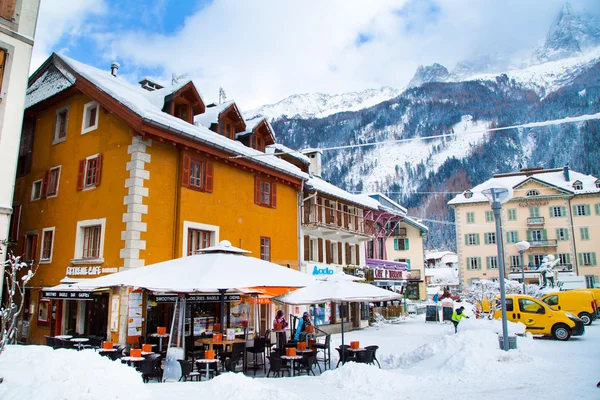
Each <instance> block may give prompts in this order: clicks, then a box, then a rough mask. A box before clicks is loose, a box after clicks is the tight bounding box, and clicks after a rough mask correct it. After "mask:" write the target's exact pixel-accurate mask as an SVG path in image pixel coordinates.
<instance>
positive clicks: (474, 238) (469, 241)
mask: <svg viewBox="0 0 600 400" xmlns="http://www.w3.org/2000/svg"><path fill="white" fill-rule="evenodd" d="M478 244H479V233H467V234H466V235H465V245H466V246H476V245H478Z"/></svg>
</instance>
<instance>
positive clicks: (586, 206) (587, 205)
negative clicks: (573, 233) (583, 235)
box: [585, 204, 592, 215]
mask: <svg viewBox="0 0 600 400" xmlns="http://www.w3.org/2000/svg"><path fill="white" fill-rule="evenodd" d="M585 215H592V212H591V211H590V205H589V204H586V205H585Z"/></svg>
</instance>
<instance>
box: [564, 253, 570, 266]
mask: <svg viewBox="0 0 600 400" xmlns="http://www.w3.org/2000/svg"><path fill="white" fill-rule="evenodd" d="M565 262H566V263H567V264H571V253H566V254H565Z"/></svg>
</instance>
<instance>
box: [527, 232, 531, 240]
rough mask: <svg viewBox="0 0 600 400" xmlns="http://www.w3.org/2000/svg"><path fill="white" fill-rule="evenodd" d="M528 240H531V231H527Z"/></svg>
mask: <svg viewBox="0 0 600 400" xmlns="http://www.w3.org/2000/svg"><path fill="white" fill-rule="evenodd" d="M527 241H528V242H531V231H527Z"/></svg>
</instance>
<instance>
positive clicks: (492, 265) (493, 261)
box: [485, 256, 498, 269]
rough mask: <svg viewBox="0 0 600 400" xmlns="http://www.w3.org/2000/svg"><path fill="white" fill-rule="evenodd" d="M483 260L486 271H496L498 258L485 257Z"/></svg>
mask: <svg viewBox="0 0 600 400" xmlns="http://www.w3.org/2000/svg"><path fill="white" fill-rule="evenodd" d="M485 260H486V263H487V268H488V269H498V257H495V256H494V257H486V258H485Z"/></svg>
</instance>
